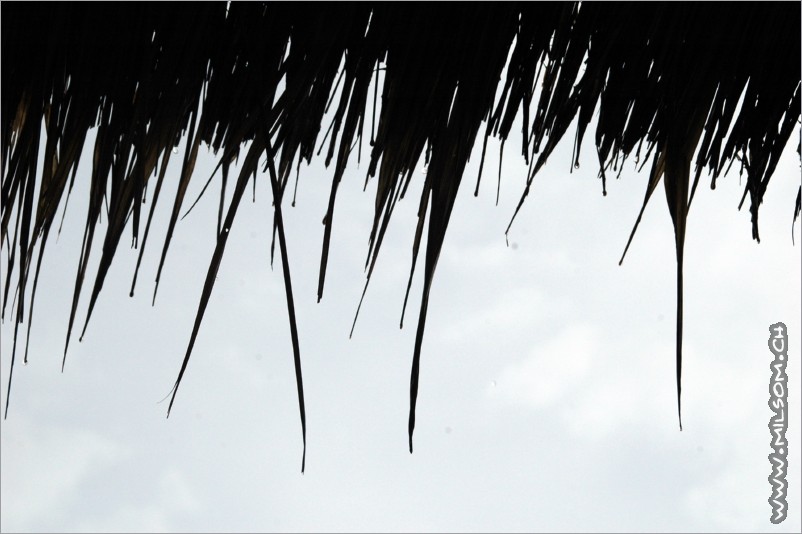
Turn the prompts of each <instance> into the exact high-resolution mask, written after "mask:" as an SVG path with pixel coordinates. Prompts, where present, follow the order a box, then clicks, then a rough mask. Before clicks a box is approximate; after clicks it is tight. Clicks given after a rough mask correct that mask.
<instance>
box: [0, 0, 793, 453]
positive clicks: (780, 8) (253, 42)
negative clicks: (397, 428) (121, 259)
mask: <svg viewBox="0 0 802 534" xmlns="http://www.w3.org/2000/svg"><path fill="white" fill-rule="evenodd" d="M508 58H509V63H508ZM800 63H801V59H800V3H799V2H788V3H770V2H753V3H741V2H738V3H689V4H677V3H671V4H662V3H656V2H638V3H626V4H619V3H595V2H594V3H582V4H581V5H580V4H578V3H540V2H530V3H524V4H511V3H493V4H485V3H470V4H456V3H448V4H428V3H426V4H424V3H420V4H417V3H409V4H407V3H404V4H400V3H399V4H386V3H382V4H375V5H373V4H369V3H358V4H341V3H325V4H307V3H304V4H286V3H282V4H268V5H265V4H261V3H243V4H239V3H232V4H230V6H227V5H226V3H200V4H197V5H191V6H190V5H188V4H184V3H161V2H153V3H136V4H128V3H98V4H95V3H92V4H89V3H85V4H84V3H58V4H44V3H33V2H31V3H3V5H2V110H1V111H2V196H1V197H0V200H2V213H1V214H0V217H1V219H2V235H1V238H2V243H3V244H2V246H3V247H6V248H7V251H8V258H9V260H8V264H7V266H6V273H5V274H6V279H5V284H6V285H5V294H4V295H3V313H5V309H6V304H7V303H8V297H9V287H10V285H11V281H12V278H11V275H12V272H16V273H17V277H18V279H19V285H18V289H17V293H18V294H17V298H16V299H15V304H12V308H13V311H12V313H13V314H14V319H15V321H16V322H17V325H19V324H20V323H22V322H23V320H24V318H25V315H26V311H27V314H28V333H30V318H31V314H32V307H33V306H32V303H33V299H34V295H35V287H36V278H37V276H38V273H39V267H40V265H41V259H42V253H43V251H44V249H45V244H46V242H47V239H48V236H49V235H50V230H51V227H52V224H53V221H54V220H55V218H56V211H57V207H58V206H59V204H60V202H62V199H63V197H65V196H66V195H68V194H69V191H70V189H71V187H72V184H73V180H74V179H75V173H76V170H77V166H78V160H79V157H80V155H81V154H82V152H83V149H84V142H85V139H86V137H87V132H88V130H89V129H90V128H96V129H97V130H96V141H95V145H94V149H93V158H94V159H93V161H92V171H91V184H92V185H91V191H90V199H89V209H88V213H87V222H86V233H85V236H84V245H83V251H82V254H81V258H80V263H79V265H78V274H77V277H76V281H75V292H74V300H73V305H72V312H71V315H70V318H69V328H68V334H67V342H66V344H65V356H66V352H67V346H68V344H69V338H70V334H69V332H71V331H72V329H73V322H74V320H75V316H76V309H77V303H78V299H79V296H80V294H81V292H82V290H83V285H84V282H85V280H87V276H86V275H87V273H86V271H87V265H88V264H89V258H90V254H91V252H92V244H93V242H94V234H95V231H96V229H97V228H98V227H97V222H98V221H99V219H100V216H101V211H106V210H104V209H103V206H104V199H105V202H106V203H107V205H108V207H107V210H108V211H107V219H106V220H107V225H106V229H105V237H104V241H103V249H102V251H101V260H100V266H99V269H98V272H97V274H96V275H95V278H94V282H93V283H92V289H91V298H90V303H89V308H88V314H87V321H88V320H89V316H90V315H91V312H92V308H93V307H94V304H95V302H96V299H97V296H98V293H99V291H100V289H101V287H102V285H103V280H104V277H105V275H106V273H107V271H108V269H109V266H110V264H111V261H112V258H113V256H114V253H115V251H116V249H117V247H118V244H119V242H120V239H121V236H122V233H123V230H124V228H125V227H126V226H127V225H128V223H129V219H130V224H131V226H132V227H133V230H132V231H133V236H134V243H135V244H136V245H137V246H138V247H139V249H140V259H141V253H142V251H144V248H145V244H146V240H147V235H148V229H149V224H150V217H151V216H152V214H153V210H154V207H155V205H156V203H157V201H158V200H159V191H160V189H161V185H162V182H163V179H164V177H165V169H166V166H167V162H168V160H169V159H170V157H171V155H172V154H173V152H172V149H173V147H174V146H176V145H177V144H178V141H179V139H181V137H182V136H184V135H186V136H188V142H187V150H186V153H185V154H184V155H183V166H182V172H181V175H180V182H179V187H178V192H177V195H176V197H175V199H173V201H172V202H173V207H172V216H171V219H170V223H169V228H168V231H167V238H166V240H165V243H164V244H163V248H162V256H161V263H160V267H159V273H160V272H161V266H162V265H163V264H164V258H165V256H166V253H167V250H168V247H169V245H170V239H171V236H172V233H173V229H174V226H175V224H176V222H177V220H178V216H179V214H180V212H181V211H182V207H183V208H186V207H187V206H186V202H185V201H186V199H185V198H184V197H185V193H186V191H187V188H188V184H189V182H190V180H191V179H192V177H193V170H194V164H195V158H196V155H197V152H198V148H199V146H200V144H201V143H203V144H207V145H209V146H211V147H212V148H213V149H214V151H215V153H216V154H218V156H219V162H220V165H219V168H220V169H222V171H223V172H222V173H221V175H222V177H223V179H224V180H225V179H227V176H228V168H229V165H231V164H232V163H233V162H234V160H235V159H237V158H238V157H239V156H240V150H241V149H243V150H246V154H245V156H244V158H242V164H241V171H240V174H239V175H238V176H236V177H234V178H233V182H234V186H233V187H234V189H233V195H232V199H231V202H230V204H229V205H228V206H226V207H225V209H223V206H222V204H221V212H220V213H221V214H220V220H219V221H218V236H219V237H218V240H217V247H216V250H215V253H214V256H213V259H212V262H211V264H210V267H209V273H208V277H207V282H206V285H205V287H204V289H203V296H202V300H201V304H200V306H199V309H198V315H197V319H196V322H195V327H194V330H193V333H192V336H191V339H190V342H189V345H188V348H187V352H186V355H185V359H184V362H183V365H182V367H181V372H180V374H179V377H178V380H177V381H176V388H177V386H178V385H179V383H180V381H181V376H182V375H183V372H184V369H185V368H186V364H187V362H188V360H189V357H190V354H191V352H192V346H193V344H194V340H195V336H196V334H197V332H198V328H199V326H200V322H201V319H202V316H203V312H204V309H205V307H206V303H207V302H208V298H209V295H210V294H211V290H212V285H213V283H214V279H215V273H216V270H217V267H218V266H219V264H220V258H221V257H222V254H223V250H224V248H225V244H226V239H227V232H226V229H227V228H228V227H230V225H231V223H232V221H233V219H234V216H235V213H236V210H237V207H238V205H239V202H240V199H241V198H242V194H243V192H244V190H245V186H246V185H247V183H248V181H249V180H250V179H251V177H255V176H256V174H257V173H258V172H259V161H260V159H262V158H265V157H266V158H267V161H268V162H269V165H267V170H266V171H263V172H265V173H266V174H267V175H268V176H269V179H270V183H271V186H272V188H273V194H274V198H275V199H277V202H276V203H275V218H274V223H275V235H277V236H278V241H279V245H280V254H281V259H282V262H283V268H284V276H285V285H286V287H287V297H288V312H289V314H290V319H291V330H292V331H291V334H292V337H293V347H294V352H295V363H296V376H297V381H298V392H299V401H300V409H301V420H302V424H303V427H304V429H305V415H304V405H303V387H302V381H301V367H300V353H299V351H298V343H297V333H296V329H295V318H294V311H293V305H292V292H291V289H290V284H289V281H290V273H289V266H288V265H289V264H288V262H287V257H286V248H285V245H284V231H283V222H282V215H281V206H282V202H281V199H282V198H283V195H284V193H285V191H286V187H287V184H288V182H289V177H290V173H291V171H292V170H293V169H294V168H295V166H297V165H299V164H300V162H301V161H302V160H303V161H310V160H311V159H312V158H313V157H314V156H315V154H316V147H321V146H324V147H325V158H326V159H325V161H326V164H327V166H328V165H329V164H333V166H334V169H333V172H332V185H331V197H330V202H329V207H328V214H327V216H326V218H325V221H326V226H325V234H324V243H323V250H322V256H321V266H320V279H319V289H318V297H319V298H320V297H321V296H322V294H323V287H324V280H325V272H326V259H327V254H328V245H329V236H330V232H331V226H330V222H331V221H332V220H333V212H334V209H335V205H336V193H337V186H338V183H339V181H340V178H341V177H342V174H343V172H344V170H345V168H346V167H347V165H348V164H349V163H352V162H353V160H354V158H355V156H354V154H353V152H354V151H355V150H357V151H358V154H357V156H356V157H358V156H360V155H361V153H362V147H363V140H364V142H365V143H364V144H369V147H368V148H366V150H365V153H366V155H367V156H369V158H370V161H369V171H368V174H369V176H376V177H377V178H378V187H377V192H376V198H375V209H376V211H375V218H374V221H373V229H372V233H371V240H370V252H369V255H370V258H371V260H370V265H369V273H370V271H371V270H372V266H373V262H375V259H376V256H377V254H378V252H379V249H380V246H381V242H382V237H383V235H384V231H385V229H386V228H387V223H388V221H389V218H390V216H391V214H392V210H393V206H394V205H395V202H396V201H397V200H398V198H399V195H401V194H402V193H403V191H404V190H405V189H406V186H407V184H408V182H409V180H410V179H411V177H412V172H413V170H414V169H415V167H416V165H417V164H418V163H419V161H420V160H421V158H423V159H425V161H426V162H427V163H428V173H427V175H426V183H425V184H424V187H423V193H422V198H421V200H420V202H421V207H422V209H421V211H420V215H419V222H418V227H417V232H416V239H415V243H414V252H413V271H414V268H415V264H416V260H417V254H418V249H419V244H420V243H421V238H422V235H423V232H424V231H426V232H427V234H428V241H427V245H426V248H425V251H424V255H423V256H424V258H423V263H424V266H423V269H424V289H423V296H422V302H421V307H420V313H419V319H418V331H417V339H416V343H415V351H414V355H413V367H412V381H411V382H412V383H411V397H410V402H411V406H410V420H409V434H410V448H411V446H412V432H413V429H414V424H415V403H416V398H417V380H418V362H419V359H420V353H421V342H422V337H423V325H424V323H425V318H426V309H427V303H428V295H429V288H430V287H431V283H432V279H433V275H434V271H435V267H436V264H437V258H438V256H439V252H440V250H441V247H442V243H443V238H444V235H445V232H446V227H447V225H448V221H449V217H450V214H451V211H452V207H453V205H454V200H455V198H456V195H457V191H458V188H459V186H460V182H461V180H462V177H463V171H464V170H465V166H466V164H467V160H468V157H469V156H470V154H471V151H472V149H473V147H474V145H475V144H476V142H477V140H478V139H479V138H480V137H481V136H483V138H484V140H485V143H486V140H487V138H489V137H490V136H493V137H497V138H499V139H500V140H501V142H502V146H503V142H504V141H505V140H506V139H507V138H508V136H509V134H510V130H511V128H512V127H513V123H514V120H515V119H516V116H519V114H522V117H523V121H522V124H523V126H522V139H523V142H522V144H521V146H520V147H517V148H516V149H518V148H519V149H520V151H521V154H522V156H523V157H524V158H525V159H526V161H527V162H529V164H530V171H529V175H528V177H527V190H526V192H525V193H524V195H523V197H522V198H521V203H522V202H523V200H524V198H525V197H526V194H527V193H528V184H531V181H532V178H533V177H534V175H535V173H537V171H538V170H539V169H540V168H541V166H542V165H543V163H544V162H545V161H546V159H547V158H548V156H549V155H550V154H551V152H552V150H553V149H554V147H555V145H556V144H557V142H558V141H560V140H561V138H562V137H563V135H564V134H565V132H566V131H567V129H568V127H569V125H571V123H572V122H573V121H574V120H576V121H577V124H578V130H577V135H576V138H575V140H574V146H575V148H574V158H576V159H577V161H578V158H579V151H580V148H581V147H582V141H583V138H584V134H585V133H586V129H587V127H588V125H589V123H590V122H591V119H592V118H593V117H594V115H597V118H598V122H597V127H596V131H595V135H594V138H593V140H592V143H593V145H594V146H595V149H596V151H597V153H598V157H599V163H600V176H601V178H602V181H603V182H604V179H605V171H609V170H610V169H612V168H618V165H620V164H621V163H622V161H623V160H625V159H626V158H627V157H629V156H630V155H632V154H633V153H635V154H636V157H637V158H642V159H643V163H644V164H645V163H646V162H649V163H650V167H647V169H649V180H648V185H647V191H646V195H645V199H644V206H645V205H646V202H648V200H649V198H650V196H651V194H652V192H653V191H654V190H655V188H656V186H657V185H658V184H659V181H660V179H661V178H662V180H663V183H664V188H665V192H666V199H667V202H668V206H669V210H670V213H671V216H672V220H673V223H674V228H675V237H676V249H677V261H678V267H679V268H678V279H677V290H678V317H677V340H676V343H677V388H678V397H679V384H680V373H681V348H682V250H683V243H684V236H685V217H686V214H687V210H688V207H689V198H692V195H693V191H694V190H695V188H696V186H697V183H698V181H699V179H700V176H701V173H702V171H703V170H704V169H707V170H708V171H709V174H710V175H712V185H713V186H715V180H716V178H717V177H718V176H719V175H720V174H721V173H723V172H725V171H726V170H727V169H728V168H729V166H730V165H731V164H732V163H733V162H737V163H736V165H737V166H738V167H740V168H741V170H742V171H743V172H745V174H746V177H747V179H746V187H745V190H744V197H746V196H748V197H749V200H750V202H751V207H750V210H751V215H752V235H753V238H755V239H759V234H758V208H759V207H760V204H761V200H762V198H763V194H764V192H765V190H766V187H767V185H768V183H769V179H770V178H771V176H772V173H773V172H774V169H775V167H776V165H777V161H778V159H779V157H780V154H781V153H782V151H783V149H784V148H785V146H786V143H787V142H788V140H789V138H790V137H791V135H792V133H794V132H795V131H796V130H797V128H798V121H799V117H800ZM505 66H506V67H507V69H506V77H505V78H503V79H502V78H501V77H502V73H503V72H504V68H505ZM379 70H381V71H382V78H383V84H377V83H374V82H376V80H377V79H378V73H379ZM374 90H376V91H378V96H379V98H380V99H381V109H380V112H379V114H378V115H376V108H375V107H374V106H371V105H369V104H370V103H372V102H374V97H373V91H374ZM336 95H339V99H337V100H335V101H333V102H330V99H333V98H334V97H335V96H336ZM538 95H539V97H538V98H536V96H538ZM741 98H742V99H743V103H742V106H741V107H740V109H739V110H737V109H736V108H737V103H738V102H739V100H741ZM329 105H331V106H334V107H333V108H332V109H333V110H335V111H334V118H333V121H332V123H331V124H329V125H326V124H323V123H322V122H323V116H324V113H325V112H326V110H327V108H328V107H329ZM736 111H737V114H736ZM728 132H729V135H728ZM40 138H41V139H44V140H45V141H44V146H40ZM246 143H248V144H247V145H246ZM42 153H43V155H44V159H43V162H44V163H43V165H42V166H41V168H40V167H38V166H37V158H39V157H40V154H42ZM694 154H696V157H695V159H694ZM482 157H483V158H484V152H483V154H482ZM146 187H150V188H152V190H153V191H154V193H153V195H152V199H151V206H150V211H149V213H142V212H141V210H142V206H143V197H144V192H145V190H146ZM477 187H478V184H477ZM790 200H792V199H789V204H790ZM799 206H800V199H799V196H797V200H796V207H795V214H794V215H795V216H796V214H797V213H798V212H799ZM427 207H428V211H427V209H426V208H427ZM519 208H520V204H519ZM516 213H517V210H516ZM427 218H428V221H427V220H426V219H427ZM12 242H13V243H12ZM37 245H38V247H37ZM36 251H38V252H36ZM35 253H36V254H35ZM34 259H36V260H37V261H36V265H35V273H34V276H33V277H29V272H30V268H31V265H32V264H33V262H34ZM20 274H21V275H20ZM368 276H369V275H368ZM88 279H89V280H90V281H91V280H92V278H91V277H89V278H88ZM31 280H32V282H33V285H32V286H31V283H30V281H31ZM157 287H158V277H157ZM131 290H132V291H133V285H132V289H131ZM154 298H155V293H154ZM84 327H85V326H84ZM15 348H16V329H15ZM25 357H26V358H27V343H26V355H25ZM12 368H13V356H12ZM678 401H679V398H678ZM171 406H172V401H171ZM6 407H8V405H7V406H6ZM304 434H305V430H304Z"/></svg>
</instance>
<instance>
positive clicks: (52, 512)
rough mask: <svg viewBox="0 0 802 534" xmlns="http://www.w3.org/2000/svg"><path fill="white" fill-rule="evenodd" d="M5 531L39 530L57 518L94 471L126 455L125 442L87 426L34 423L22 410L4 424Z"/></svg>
mask: <svg viewBox="0 0 802 534" xmlns="http://www.w3.org/2000/svg"><path fill="white" fill-rule="evenodd" d="M3 426H4V427H5V428H4V432H3V437H2V440H3V455H2V467H3V468H2V495H3V496H2V501H3V514H2V517H3V530H4V531H16V530H19V531H23V530H40V529H42V527H41V526H39V527H37V525H42V521H43V520H44V518H47V521H49V522H52V521H54V520H56V518H57V517H58V514H59V513H60V511H61V510H63V509H65V508H66V507H67V505H68V503H69V502H70V501H71V500H72V499H74V498H80V494H81V485H82V483H84V482H85V481H86V480H87V479H88V478H89V477H90V476H92V475H93V474H95V473H97V472H99V471H104V470H106V469H107V468H108V467H109V466H110V465H113V464H115V463H118V462H120V461H121V460H123V459H124V458H125V456H126V455H127V451H126V449H125V447H123V446H121V445H120V444H119V443H115V442H114V441H112V440H110V439H108V438H106V437H103V436H101V435H99V434H97V433H95V432H91V431H88V430H83V429H74V428H65V427H57V426H55V425H34V424H32V423H31V422H29V421H27V420H26V419H25V417H24V416H22V415H21V414H15V416H14V420H13V422H6V423H5V424H4V425H3Z"/></svg>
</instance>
